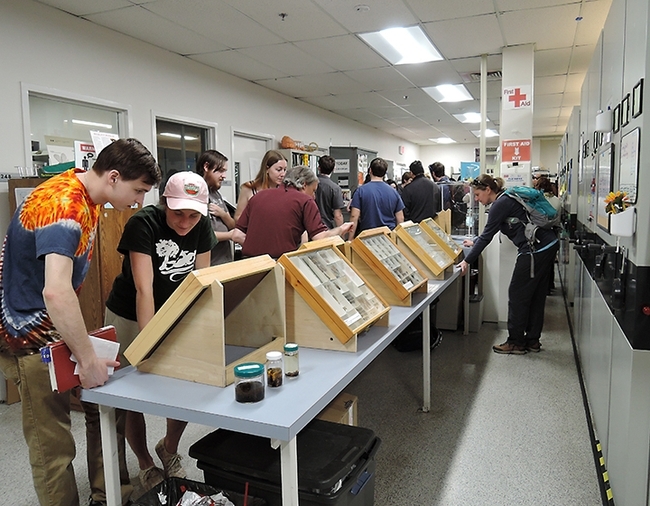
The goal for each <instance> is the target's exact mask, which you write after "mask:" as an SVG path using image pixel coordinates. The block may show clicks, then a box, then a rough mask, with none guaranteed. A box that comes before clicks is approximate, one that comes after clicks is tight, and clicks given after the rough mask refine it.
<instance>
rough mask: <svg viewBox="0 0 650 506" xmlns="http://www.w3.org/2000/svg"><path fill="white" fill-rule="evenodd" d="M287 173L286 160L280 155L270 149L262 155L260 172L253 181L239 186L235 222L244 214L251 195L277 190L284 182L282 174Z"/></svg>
mask: <svg viewBox="0 0 650 506" xmlns="http://www.w3.org/2000/svg"><path fill="white" fill-rule="evenodd" d="M286 172H287V159H286V158H285V157H284V155H283V154H282V153H280V152H279V151H276V150H275V149H271V150H269V151H267V152H266V153H265V154H264V158H262V163H261V164H260V170H259V172H258V173H257V176H255V179H253V180H252V181H248V182H246V183H244V184H243V185H241V191H240V193H239V200H237V209H236V210H235V221H237V220H238V219H239V217H240V216H241V215H242V214H243V213H244V209H246V206H247V205H248V201H249V200H250V199H251V197H252V196H253V195H255V194H256V193H258V192H261V191H262V190H268V189H269V188H277V187H278V186H280V185H281V184H282V181H283V180H284V174H285V173H286Z"/></svg>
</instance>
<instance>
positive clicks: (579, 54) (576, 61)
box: [569, 44, 596, 75]
mask: <svg viewBox="0 0 650 506" xmlns="http://www.w3.org/2000/svg"><path fill="white" fill-rule="evenodd" d="M595 50H596V45H595V44H588V45H584V46H575V47H574V48H573V52H572V53H571V64H570V66H569V73H571V74H577V73H581V74H583V75H584V74H586V73H587V71H588V70H589V64H590V63H591V58H592V57H593V56H594V51H595Z"/></svg>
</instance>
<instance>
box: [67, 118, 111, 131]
mask: <svg viewBox="0 0 650 506" xmlns="http://www.w3.org/2000/svg"><path fill="white" fill-rule="evenodd" d="M72 122H73V123H74V124H75V125H86V126H94V127H99V128H106V129H107V130H111V129H112V128H113V125H109V124H108V123H95V122H94V121H84V120H82V119H73V120H72Z"/></svg>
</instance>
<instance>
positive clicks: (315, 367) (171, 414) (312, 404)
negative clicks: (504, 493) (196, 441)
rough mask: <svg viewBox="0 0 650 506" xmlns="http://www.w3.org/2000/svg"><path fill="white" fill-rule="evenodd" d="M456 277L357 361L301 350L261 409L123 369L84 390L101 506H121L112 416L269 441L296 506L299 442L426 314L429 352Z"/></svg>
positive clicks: (427, 367)
mask: <svg viewBox="0 0 650 506" xmlns="http://www.w3.org/2000/svg"><path fill="white" fill-rule="evenodd" d="M459 273H460V271H459V270H458V269H456V268H454V271H453V273H450V274H448V275H447V279H445V280H440V281H429V286H428V293H426V294H424V293H419V294H414V297H413V299H414V302H413V305H412V306H411V307H397V306H393V307H391V310H390V317H389V326H388V327H379V326H373V327H371V328H370V329H369V330H368V332H366V333H365V334H363V335H361V336H359V339H358V343H357V349H358V351H357V353H347V352H341V351H329V350H315V349H309V348H301V350H300V375H299V376H298V377H297V378H295V379H292V380H287V381H285V382H284V385H283V386H282V387H281V388H278V389H272V388H267V389H266V397H265V399H264V400H263V401H262V402H258V403H254V404H241V403H238V402H236V401H235V392H234V385H230V386H228V387H225V388H220V387H214V386H210V385H202V384H199V383H193V382H190V381H184V380H178V379H174V378H168V377H165V376H159V375H155V374H148V373H143V372H139V371H138V370H136V369H134V368H133V367H127V368H125V369H123V370H120V371H118V372H116V374H115V375H114V376H113V377H112V378H111V379H109V381H108V382H107V383H106V384H105V385H103V386H101V387H97V388H93V389H91V390H83V391H82V395H81V398H82V399H83V400H84V401H87V402H94V403H96V404H99V410H100V417H101V432H102V446H103V457H104V472H105V477H106V499H107V504H108V506H119V505H120V504H121V502H120V501H121V496H120V480H119V471H118V460H117V439H116V433H115V408H121V409H126V410H130V411H137V412H140V413H148V414H152V415H157V416H162V417H166V418H173V419H176V420H185V421H188V422H192V423H198V424H202V425H207V426H210V427H217V428H223V429H229V430H233V431H237V432H243V433H246V434H253V435H257V436H262V437H268V438H270V439H271V444H272V445H273V446H274V448H277V447H279V448H280V451H281V454H280V455H281V457H280V459H281V477H282V504H283V505H284V506H298V453H297V446H296V436H297V435H298V433H299V432H300V431H301V430H302V429H303V428H304V427H305V426H306V425H307V424H308V423H309V422H310V421H311V420H312V419H313V418H315V417H316V415H318V413H320V412H321V411H322V410H323V409H324V408H325V407H326V406H327V405H328V404H329V403H330V402H331V401H332V400H333V399H334V398H335V397H336V396H337V395H338V394H339V393H340V392H341V391H342V390H343V389H344V388H345V387H346V386H347V385H348V384H349V383H350V382H351V381H352V380H353V379H354V378H355V377H356V376H357V375H358V374H359V373H360V372H361V371H363V369H365V367H366V366H368V364H370V362H372V361H373V360H374V359H375V358H376V357H377V356H378V355H379V354H380V353H381V352H382V351H383V350H384V349H385V348H386V347H387V346H388V345H389V344H390V343H391V342H392V341H393V339H394V338H395V337H397V336H398V335H399V333H400V332H401V331H402V330H404V328H405V327H406V326H407V325H408V324H409V323H410V322H411V321H413V320H414V319H415V318H416V317H417V316H418V315H419V314H420V313H423V327H424V328H423V330H424V331H423V333H422V334H423V349H424V350H429V347H430V339H431V336H430V335H429V334H430V333H429V322H430V315H429V310H428V309H429V305H430V304H431V302H432V301H434V300H435V299H436V298H437V297H438V296H439V295H440V294H441V293H442V292H443V291H444V290H445V289H446V288H447V286H449V285H450V284H451V282H452V281H453V280H454V279H456V278H457V277H458V275H459ZM422 356H423V406H422V410H423V411H425V412H428V411H429V410H430V408H431V354H430V353H427V352H425V353H423V354H422Z"/></svg>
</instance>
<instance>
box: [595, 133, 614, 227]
mask: <svg viewBox="0 0 650 506" xmlns="http://www.w3.org/2000/svg"><path fill="white" fill-rule="evenodd" d="M596 163H597V169H596V171H597V174H596V206H597V210H596V224H597V225H598V226H599V227H600V228H601V229H603V230H605V231H606V232H609V214H608V213H607V211H605V198H606V197H607V195H609V192H611V191H612V190H613V185H614V143H611V144H609V145H608V146H606V147H605V148H604V149H603V150H602V151H601V152H600V153H599V156H598V158H597V161H596Z"/></svg>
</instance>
